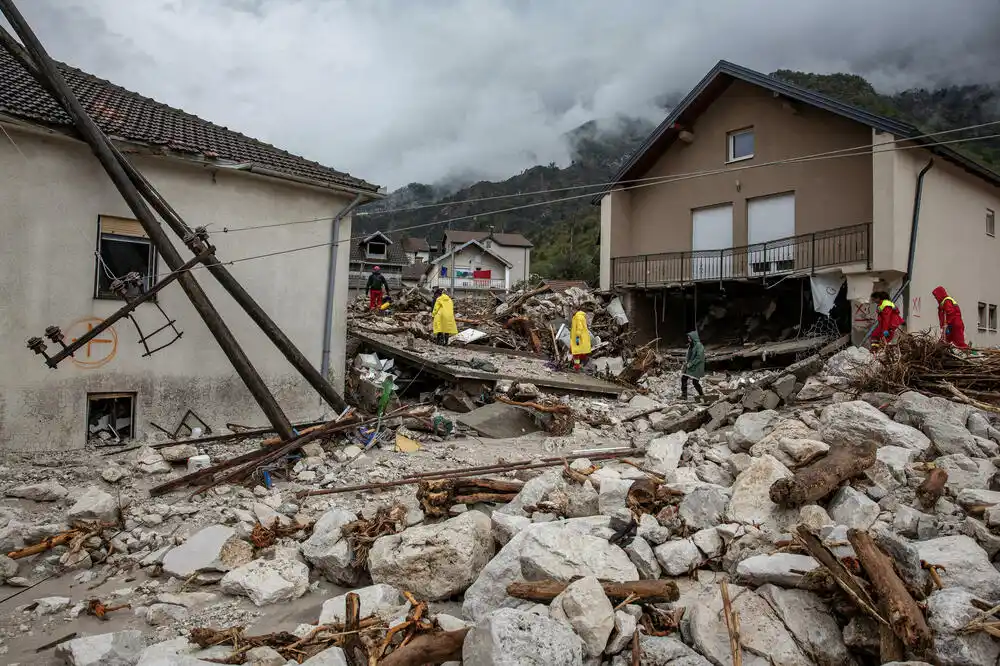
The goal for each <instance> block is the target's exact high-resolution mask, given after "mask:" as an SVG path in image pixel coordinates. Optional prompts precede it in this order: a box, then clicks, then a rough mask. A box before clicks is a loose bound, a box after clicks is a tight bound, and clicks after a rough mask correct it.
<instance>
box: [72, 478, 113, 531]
mask: <svg viewBox="0 0 1000 666" xmlns="http://www.w3.org/2000/svg"><path fill="white" fill-rule="evenodd" d="M66 520H68V521H69V522H73V521H76V520H100V521H102V522H106V523H115V522H118V502H117V501H116V500H115V498H114V497H112V496H111V495H109V494H108V493H106V492H104V491H103V490H101V489H100V488H98V487H97V486H90V487H89V488H87V489H86V490H84V491H83V494H82V495H80V497H78V498H77V500H76V503H75V504H73V506H71V507H70V509H69V511H67V512H66Z"/></svg>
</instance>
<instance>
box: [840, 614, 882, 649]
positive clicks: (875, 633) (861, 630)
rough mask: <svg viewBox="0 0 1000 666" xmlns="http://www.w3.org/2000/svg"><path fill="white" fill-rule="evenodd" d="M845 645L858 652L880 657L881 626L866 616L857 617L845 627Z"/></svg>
mask: <svg viewBox="0 0 1000 666" xmlns="http://www.w3.org/2000/svg"><path fill="white" fill-rule="evenodd" d="M844 644H845V645H847V647H849V648H850V649H852V650H855V651H857V652H863V653H867V654H869V655H874V656H878V654H879V645H880V639H879V625H878V623H876V622H875V620H872V619H871V618H869V617H868V616H866V615H855V616H854V617H852V618H851V619H850V621H848V623H847V626H846V627H844Z"/></svg>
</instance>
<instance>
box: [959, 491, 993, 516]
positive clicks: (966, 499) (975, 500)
mask: <svg viewBox="0 0 1000 666" xmlns="http://www.w3.org/2000/svg"><path fill="white" fill-rule="evenodd" d="M955 501H956V502H958V505H959V506H960V507H962V508H963V509H965V510H966V511H969V510H970V509H975V508H977V507H978V508H979V510H980V511H982V510H984V509H986V508H988V507H991V506H996V505H998V504H1000V492H997V491H995V490H983V489H981V488H965V489H964V490H962V491H961V492H960V493H958V497H957V498H956V500H955Z"/></svg>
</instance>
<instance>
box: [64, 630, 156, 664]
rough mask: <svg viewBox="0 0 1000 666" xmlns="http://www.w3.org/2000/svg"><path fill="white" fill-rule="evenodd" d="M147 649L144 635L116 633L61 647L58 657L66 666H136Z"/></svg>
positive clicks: (88, 638) (135, 632) (125, 632)
mask: <svg viewBox="0 0 1000 666" xmlns="http://www.w3.org/2000/svg"><path fill="white" fill-rule="evenodd" d="M145 649H146V638H145V637H144V636H143V635H142V632H141V631H134V630H133V631H116V632H114V633H110V634H98V635H96V636H84V637H83V638H74V639H73V640H71V641H66V642H65V643H60V644H59V645H58V646H56V649H55V655H56V657H58V658H59V659H60V660H62V663H64V664H67V666H135V663H136V662H137V661H139V657H140V655H141V654H142V651H143V650H145Z"/></svg>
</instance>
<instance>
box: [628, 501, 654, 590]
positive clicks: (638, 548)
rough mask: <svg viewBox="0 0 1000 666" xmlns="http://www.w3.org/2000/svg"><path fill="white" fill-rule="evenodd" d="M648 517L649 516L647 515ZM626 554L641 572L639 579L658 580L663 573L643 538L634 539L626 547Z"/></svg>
mask: <svg viewBox="0 0 1000 666" xmlns="http://www.w3.org/2000/svg"><path fill="white" fill-rule="evenodd" d="M647 515H648V514H647ZM625 553H626V554H627V555H628V557H629V559H630V560H632V564H634V565H635V568H636V569H638V571H639V577H640V578H642V579H644V580H656V579H657V578H659V577H660V574H661V573H663V572H662V569H661V568H660V563H659V562H657V561H656V554H655V553H653V549H652V548H651V547H650V545H649V544H648V543H646V540H645V539H643V538H642V537H641V536H636V537H635V538H634V539H632V543H630V544H629V545H627V546H625Z"/></svg>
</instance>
